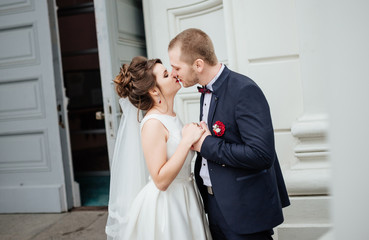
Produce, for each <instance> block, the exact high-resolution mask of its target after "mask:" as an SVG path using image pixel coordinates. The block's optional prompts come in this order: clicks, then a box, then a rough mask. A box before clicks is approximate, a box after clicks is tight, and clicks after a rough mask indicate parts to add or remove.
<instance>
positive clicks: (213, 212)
mask: <svg viewBox="0 0 369 240" xmlns="http://www.w3.org/2000/svg"><path fill="white" fill-rule="evenodd" d="M207 202H208V218H209V226H210V231H211V235H212V237H213V240H273V238H272V235H273V230H272V229H271V230H268V231H263V232H258V233H252V234H238V233H235V232H233V231H232V230H231V229H230V228H229V226H228V224H227V222H226V221H225V219H224V217H223V215H222V212H221V211H220V209H219V205H218V203H217V201H216V198H215V196H214V195H210V194H208V201H207Z"/></svg>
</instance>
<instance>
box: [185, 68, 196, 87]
mask: <svg viewBox="0 0 369 240" xmlns="http://www.w3.org/2000/svg"><path fill="white" fill-rule="evenodd" d="M189 75H190V76H189V77H188V79H186V80H185V81H183V79H182V85H183V87H192V86H194V85H195V84H198V83H199V77H198V76H197V74H196V72H195V71H194V70H192V71H191V73H190V74H189Z"/></svg>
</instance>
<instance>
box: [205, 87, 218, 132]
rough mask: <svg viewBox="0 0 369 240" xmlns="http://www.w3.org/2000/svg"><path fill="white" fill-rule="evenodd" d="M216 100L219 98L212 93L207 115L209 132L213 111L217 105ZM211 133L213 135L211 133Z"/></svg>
mask: <svg viewBox="0 0 369 240" xmlns="http://www.w3.org/2000/svg"><path fill="white" fill-rule="evenodd" d="M218 100H219V97H218V96H217V95H216V94H215V93H214V92H213V93H212V96H211V101H210V108H209V114H208V127H209V129H210V131H211V126H212V125H213V118H214V113H215V109H216V107H217V104H218ZM211 132H212V133H213V131H211Z"/></svg>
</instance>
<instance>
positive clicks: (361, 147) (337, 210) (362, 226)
mask: <svg viewBox="0 0 369 240" xmlns="http://www.w3.org/2000/svg"><path fill="white" fill-rule="evenodd" d="M328 3H329V5H328V4H327V6H330V7H329V9H328V8H326V9H327V28H326V29H327V33H326V35H325V40H326V42H325V46H326V48H327V49H328V51H327V60H328V61H329V62H330V64H329V69H328V71H327V72H328V74H329V75H328V78H329V91H328V97H329V113H330V129H329V143H330V146H331V150H332V151H331V158H332V170H333V173H332V175H333V182H332V194H333V205H332V216H333V223H334V231H333V235H334V236H333V238H332V239H336V240H341V239H342V240H346V239H350V240H356V239H357V240H359V239H368V216H369V205H368V203H369V187H368V184H369V173H368V171H369V154H368V144H369V140H368V138H369V126H368V125H369V79H368V76H369V61H368V58H369V30H368V29H369V15H368V12H369V2H368V1H366V0H362V1H334V0H330V1H328ZM328 10H329V11H328Z"/></svg>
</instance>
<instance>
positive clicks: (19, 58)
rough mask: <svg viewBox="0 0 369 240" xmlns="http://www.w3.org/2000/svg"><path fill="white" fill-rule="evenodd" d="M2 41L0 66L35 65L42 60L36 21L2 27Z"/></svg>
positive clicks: (0, 41) (0, 45) (0, 33)
mask: <svg viewBox="0 0 369 240" xmlns="http://www.w3.org/2000/svg"><path fill="white" fill-rule="evenodd" d="M0 43H1V44H0V52H1V56H0V68H9V67H20V66H27V65H35V64H37V63H39V62H40V59H39V58H40V57H39V51H38V40H37V25H36V23H27V24H22V25H14V26H6V27H4V26H3V27H1V28H0ZM9 44H11V47H10V46H9ZM14 49H17V51H16V52H15V51H14Z"/></svg>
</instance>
